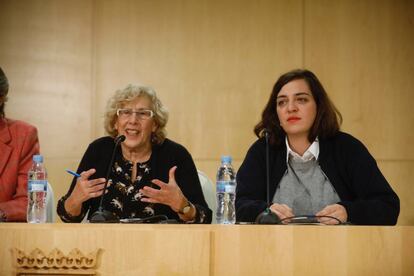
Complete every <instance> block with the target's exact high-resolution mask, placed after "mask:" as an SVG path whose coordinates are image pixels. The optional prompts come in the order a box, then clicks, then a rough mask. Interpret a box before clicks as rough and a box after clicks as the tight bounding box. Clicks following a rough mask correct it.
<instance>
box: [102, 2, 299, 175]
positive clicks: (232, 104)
mask: <svg viewBox="0 0 414 276" xmlns="http://www.w3.org/2000/svg"><path fill="white" fill-rule="evenodd" d="M96 10H97V16H96V26H97V29H96V45H97V48H96V49H97V51H96V53H97V54H96V89H97V92H98V93H97V110H98V111H99V112H98V116H101V115H100V114H101V113H103V107H104V106H105V103H106V100H107V98H108V97H109V95H111V94H112V93H113V91H114V90H115V89H117V88H122V87H124V86H126V84H127V83H129V82H140V83H144V84H148V85H151V86H153V87H154V88H155V89H156V90H157V91H158V94H159V96H160V98H161V100H162V101H163V102H164V104H165V105H166V106H167V107H168V109H169V110H170V122H169V124H168V126H167V128H168V131H169V137H171V138H172V139H174V140H176V141H178V142H179V143H182V144H184V145H185V146H186V147H187V148H188V149H189V150H190V152H191V153H192V154H193V157H194V158H195V159H196V160H214V161H215V162H216V164H218V163H219V158H220V155H222V154H231V155H232V156H233V157H234V158H236V159H241V158H243V157H244V155H245V152H246V150H247V148H248V146H250V144H251V143H252V142H253V141H254V140H255V138H254V137H253V132H252V129H253V126H254V124H255V123H256V122H257V121H258V119H259V117H260V113H261V111H262V109H263V107H264V104H265V102H266V100H267V98H268V96H269V95H270V91H271V88H272V85H273V83H274V81H275V79H276V78H277V76H278V75H279V74H280V73H281V72H283V71H285V70H288V69H290V68H291V67H292V66H293V67H299V66H301V64H302V63H301V61H302V57H301V45H302V33H301V27H302V24H301V12H302V10H301V2H300V1H293V2H284V1H263V2H261V3H259V4H257V3H255V2H252V1H197V2H194V1H122V2H118V1H103V2H98V3H97V7H96ZM291 18H295V19H296V20H294V21H292V20H291ZM120 30H122V31H120ZM97 122H98V123H97V124H96V126H95V129H96V133H99V134H102V133H103V131H102V126H101V125H102V124H101V122H102V119H101V117H99V118H98V119H97ZM201 169H204V168H201Z"/></svg>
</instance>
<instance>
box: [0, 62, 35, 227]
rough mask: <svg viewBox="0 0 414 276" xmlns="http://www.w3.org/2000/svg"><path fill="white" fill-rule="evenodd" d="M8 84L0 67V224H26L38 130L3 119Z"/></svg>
mask: <svg viewBox="0 0 414 276" xmlns="http://www.w3.org/2000/svg"><path fill="white" fill-rule="evenodd" d="M8 92H9V82H8V80H7V77H6V75H5V73H4V72H3V70H2V69H1V68H0V221H26V208H27V172H28V171H29V169H30V166H31V164H32V157H33V155H35V154H39V140H38V137H37V130H36V128H35V127H34V126H31V125H29V124H28V123H25V122H22V121H18V120H12V119H9V118H6V117H5V112H4V107H5V103H6V101H7V95H8Z"/></svg>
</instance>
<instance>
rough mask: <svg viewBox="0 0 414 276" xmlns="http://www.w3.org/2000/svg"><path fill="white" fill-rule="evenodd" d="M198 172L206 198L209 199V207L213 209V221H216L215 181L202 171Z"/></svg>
mask: <svg viewBox="0 0 414 276" xmlns="http://www.w3.org/2000/svg"><path fill="white" fill-rule="evenodd" d="M197 172H198V178H199V179H200V183H201V188H202V190H203V194H204V198H205V200H206V201H207V204H208V207H210V209H211V211H213V218H212V221H211V223H216V206H217V204H216V189H215V186H214V184H213V182H212V181H211V180H210V178H208V176H207V175H206V174H205V173H204V172H202V171H200V170H197Z"/></svg>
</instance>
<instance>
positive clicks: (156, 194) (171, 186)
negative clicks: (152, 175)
mask: <svg viewBox="0 0 414 276" xmlns="http://www.w3.org/2000/svg"><path fill="white" fill-rule="evenodd" d="M176 169H177V166H174V167H172V168H171V169H170V171H169V180H168V183H165V182H162V181H161V180H159V179H153V180H152V183H154V184H155V185H157V186H158V187H160V190H157V189H154V188H151V187H149V186H145V187H144V188H142V189H140V192H141V193H142V194H143V195H144V196H146V197H143V198H142V199H141V201H143V202H149V203H161V204H165V205H168V206H170V207H171V209H173V210H174V212H178V210H180V208H181V206H182V205H183V202H185V201H186V199H185V197H184V195H183V193H182V192H181V189H180V187H178V185H177V182H176V181H175V171H176Z"/></svg>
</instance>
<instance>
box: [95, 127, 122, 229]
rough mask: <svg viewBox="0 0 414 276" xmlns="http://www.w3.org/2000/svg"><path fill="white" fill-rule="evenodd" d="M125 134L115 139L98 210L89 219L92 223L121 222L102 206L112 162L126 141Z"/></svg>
mask: <svg viewBox="0 0 414 276" xmlns="http://www.w3.org/2000/svg"><path fill="white" fill-rule="evenodd" d="M125 138H126V137H125V135H121V136H119V137H117V138H116V139H115V147H114V150H113V151H112V157H111V161H110V162H109V166H108V171H107V173H106V178H105V179H106V181H105V186H104V188H103V193H102V195H101V200H100V201H99V207H98V210H97V211H96V212H95V213H93V214H92V216H91V219H90V220H89V222H91V223H105V222H106V223H118V222H119V218H118V217H117V216H116V215H114V214H113V213H111V212H109V211H107V210H105V209H104V208H103V206H102V204H103V198H104V195H105V191H106V188H107V186H108V178H109V174H110V173H111V168H112V164H113V163H114V159H115V153H116V149H117V148H118V145H119V144H120V143H121V142H123V141H125Z"/></svg>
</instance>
